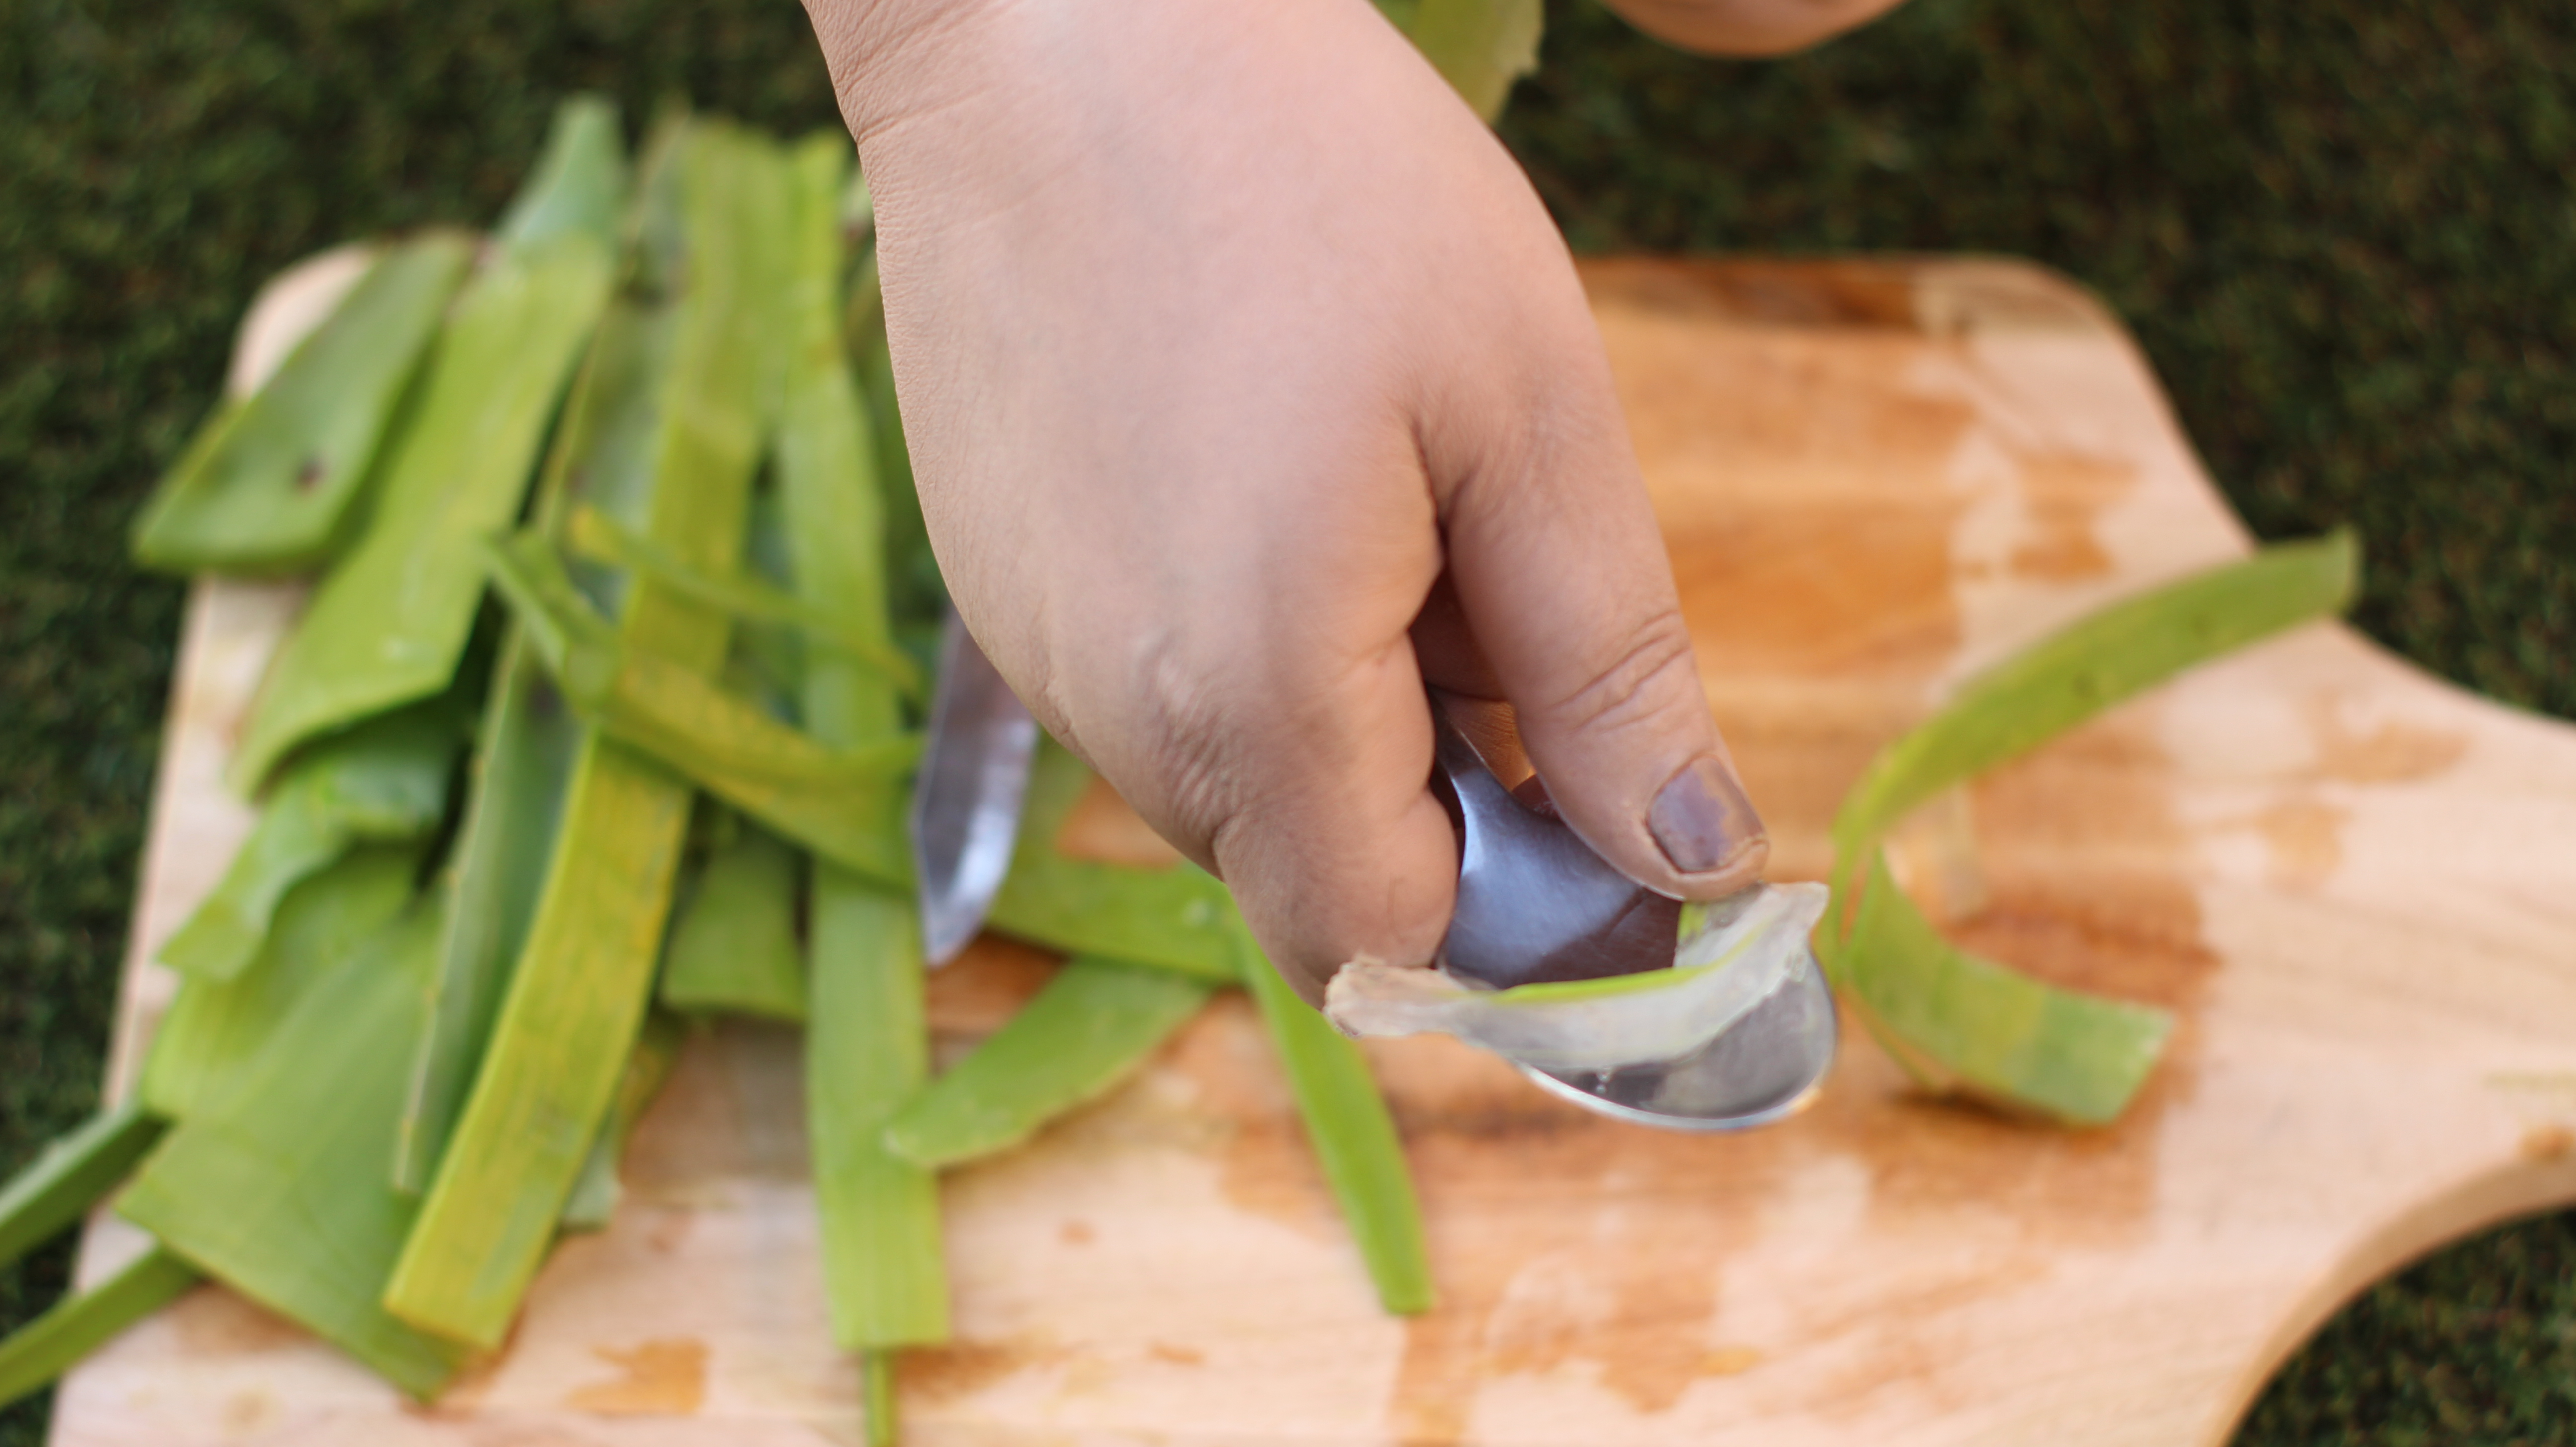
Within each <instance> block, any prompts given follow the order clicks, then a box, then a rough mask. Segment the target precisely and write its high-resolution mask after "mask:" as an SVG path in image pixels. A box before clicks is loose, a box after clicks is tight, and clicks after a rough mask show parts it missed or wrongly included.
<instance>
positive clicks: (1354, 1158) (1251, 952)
mask: <svg viewBox="0 0 2576 1447" xmlns="http://www.w3.org/2000/svg"><path fill="white" fill-rule="evenodd" d="M1234 933H1235V938H1236V940H1237V944H1238V948H1240V949H1241V950H1242V951H1243V956H1242V963H1241V965H1240V970H1241V973H1242V976H1243V980H1244V985H1245V988H1247V989H1249V990H1250V991H1251V992H1252V998H1253V999H1254V1000H1255V1001H1256V1002H1258V1003H1259V1004H1260V1006H1261V1018H1262V1021H1263V1023H1264V1024H1266V1025H1268V1026H1269V1027H1270V1039H1271V1041H1272V1043H1274V1044H1276V1045H1277V1046H1278V1047H1279V1063H1280V1064H1281V1066H1282V1067H1284V1068H1285V1069H1286V1070H1287V1072H1288V1088H1289V1092H1290V1093H1291V1094H1292V1095H1294V1096H1295V1097H1296V1100H1297V1112H1298V1114H1299V1115H1301V1116H1303V1117H1304V1118H1305V1121H1306V1137H1307V1139H1308V1140H1309V1141H1311V1142H1313V1144H1314V1147H1315V1155H1316V1158H1317V1159H1318V1160H1320V1161H1322V1162H1323V1166H1324V1180H1325V1181H1326V1182H1327V1183H1328V1184H1329V1185H1331V1186H1332V1188H1333V1198H1334V1199H1335V1200H1337V1201H1339V1202H1341V1206H1342V1219H1343V1220H1345V1221H1347V1222H1349V1223H1350V1228H1351V1239H1352V1241H1353V1242H1354V1243H1356V1244H1357V1245H1358V1247H1359V1252H1360V1259H1361V1260H1362V1261H1363V1262H1365V1263H1366V1264H1367V1266H1368V1273H1369V1279H1370V1280H1371V1281H1373V1282H1375V1283H1376V1285H1377V1299H1378V1303H1379V1305H1381V1306H1383V1307H1385V1308H1386V1310H1387V1311H1389V1312H1390V1313H1392V1314H1394V1315H1397V1316H1414V1315H1418V1314H1420V1313H1422V1312H1426V1311H1429V1310H1430V1309H1431V1307H1432V1301H1433V1296H1434V1293H1433V1290H1432V1286H1431V1258H1430V1252H1429V1248H1428V1247H1427V1246H1425V1245H1424V1243H1423V1237H1422V1207H1421V1205H1420V1203H1419V1202H1418V1201H1417V1200H1416V1199H1415V1197H1414V1194H1413V1173H1412V1171H1411V1169H1410V1168H1409V1167H1408V1166H1407V1165H1406V1164H1405V1159H1404V1143H1403V1142H1402V1141H1401V1140H1399V1139H1398V1138H1397V1136H1396V1133H1395V1119H1394V1117H1392V1116H1390V1115H1389V1114H1387V1109H1386V1100H1385V1098H1384V1097H1383V1096H1381V1095H1379V1094H1378V1090H1377V1081H1376V1079H1375V1078H1374V1077H1372V1076H1371V1075H1370V1074H1369V1068H1368V1061H1367V1060H1366V1059H1364V1058H1362V1057H1361V1055H1360V1052H1359V1047H1358V1046H1356V1045H1353V1044H1352V1043H1351V1042H1350V1041H1348V1040H1346V1039H1344V1038H1343V1037H1342V1035H1341V1032H1339V1031H1337V1030H1335V1029H1334V1028H1333V1027H1332V1026H1331V1025H1328V1024H1326V1023H1325V1022H1324V1017H1323V1016H1322V1015H1319V1014H1317V1013H1316V1012H1315V1011H1314V1009H1313V1008H1311V1007H1310V1006H1308V1005H1307V1004H1306V1002H1305V1001H1303V1000H1300V999H1298V998H1297V993H1296V991H1294V990H1291V989H1289V988H1288V982H1287V981H1285V980H1283V979H1281V978H1280V977H1279V972H1278V971H1277V970H1275V969H1273V968H1271V965H1270V961H1269V960H1268V958H1266V957H1265V956H1263V955H1262V953H1261V947H1260V946H1259V945H1257V944H1255V943H1253V940H1252V933H1251V931H1250V930H1247V929H1245V928H1243V926H1242V924H1241V922H1240V921H1239V920H1238V921H1237V922H1236V924H1235V926H1234Z"/></svg>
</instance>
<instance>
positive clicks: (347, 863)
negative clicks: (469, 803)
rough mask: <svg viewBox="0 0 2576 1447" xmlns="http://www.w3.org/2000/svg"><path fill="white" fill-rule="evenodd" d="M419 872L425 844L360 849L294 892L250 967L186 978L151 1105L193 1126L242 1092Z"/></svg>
mask: <svg viewBox="0 0 2576 1447" xmlns="http://www.w3.org/2000/svg"><path fill="white" fill-rule="evenodd" d="M420 865H421V847H420V846H419V845H418V844H370V845H361V846H359V847H358V848H356V849H353V850H351V851H349V853H347V854H346V855H344V856H342V857H341V858H340V860H339V861H338V862H337V863H335V864H333V865H331V866H330V867H329V868H327V869H324V870H323V871H322V872H320V873H318V874H316V875H314V876H313V877H312V878H310V879H307V880H305V881H304V882H303V883H301V884H298V885H296V886H295V888H294V889H293V890H292V891H291V892H289V893H288V895H287V896H286V898H285V900H284V901H283V902H282V903H280V904H279V906H278V909H277V916H276V919H275V921H274V922H273V923H272V924H271V925H270V926H269V931H268V937H267V938H266V939H264V940H262V941H261V942H260V947H259V954H258V957H257V958H256V959H254V960H252V961H251V964H250V967H249V968H248V969H246V970H244V971H242V972H241V974H240V975H238V976H236V977H235V978H233V979H229V980H205V979H186V980H182V981H181V982H180V984H179V994H178V998H176V999H175V1000H173V1001H171V1003H170V1008H169V1010H168V1012H167V1013H165V1014H163V1015H162V1017H161V1023H160V1024H159V1025H158V1026H157V1027H155V1028H154V1030H153V1032H152V1049H151V1053H150V1054H148V1055H146V1056H145V1057H144V1062H143V1076H142V1080H141V1081H140V1082H139V1083H138V1085H137V1086H136V1093H137V1094H138V1095H139V1096H140V1097H141V1099H142V1101H143V1104H144V1106H145V1107H146V1108H147V1109H149V1110H151V1111H153V1112H154V1113H156V1114H159V1115H165V1116H170V1117H173V1118H182V1119H184V1118H185V1117H187V1116H190V1115H193V1114H195V1113H196V1112H197V1111H198V1110H200V1109H201V1108H204V1107H206V1106H207V1105H209V1104H211V1103H213V1102H216V1101H219V1100H221V1099H222V1098H223V1096H224V1095H225V1094H226V1093H227V1092H229V1091H231V1090H232V1089H234V1088H235V1087H236V1086H237V1085H238V1084H239V1083H240V1081H241V1080H242V1079H243V1078H244V1077H245V1076H246V1075H247V1073H248V1072H249V1071H250V1070H251V1068H252V1067H253V1066H255V1065H256V1064H257V1063H258V1061H259V1058H260V1056H261V1054H262V1053H263V1052H265V1051H266V1050H267V1048H268V1043H269V1041H270V1040H271V1039H272V1038H273V1037H274V1036H275V1035H276V1033H277V1030H278V1027H279V1026H280V1025H282V1024H283V1023H284V1022H285V1021H286V1019H287V1018H288V1016H289V1015H291V1014H292V1013H293V1012H294V1009H295V1002H296V1001H298V1000H300V999H302V998H303V996H304V992H305V991H306V990H308V989H310V988H311V987H312V985H313V983H314V982H315V981H316V980H319V979H321V978H322V977H323V976H325V975H327V974H329V973H330V972H332V971H333V970H336V969H339V968H340V967H341V966H343V965H345V964H347V963H349V962H350V961H352V960H354V959H357V958H359V957H361V955H362V954H363V953H364V952H365V950H366V949H367V947H368V946H369V944H370V943H371V942H372V941H373V940H374V938H375V936H376V935H377V933H378V932H379V931H381V930H382V929H384V927H385V926H386V925H388V924H390V923H391V922H392V921H393V920H394V919H395V917H396V916H398V915H400V914H401V913H402V912H403V910H404V909H405V908H406V907H408V906H409V905H410V903H411V901H412V896H413V894H414V892H415V886H416V885H417V883H418V881H419V878H420Z"/></svg>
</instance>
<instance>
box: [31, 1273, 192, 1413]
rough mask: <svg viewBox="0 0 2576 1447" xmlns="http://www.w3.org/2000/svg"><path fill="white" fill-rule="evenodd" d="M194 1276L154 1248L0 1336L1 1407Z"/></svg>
mask: <svg viewBox="0 0 2576 1447" xmlns="http://www.w3.org/2000/svg"><path fill="white" fill-rule="evenodd" d="M199 1279H200V1278H199V1276H198V1274H197V1269H196V1268H195V1267H193V1266H191V1265H189V1264H188V1263H187V1262H186V1261H184V1260H182V1259H181V1258H179V1257H177V1256H174V1255H172V1254H171V1253H169V1252H167V1251H163V1250H160V1249H159V1248H157V1247H156V1248H153V1249H151V1250H147V1251H145V1252H144V1253H143V1254H142V1255H140V1256H137V1257H136V1258H134V1259H133V1260H132V1261H130V1262H127V1263H126V1264H125V1265H124V1266H122V1267H120V1268H118V1269H117V1271H116V1273H115V1274H114V1275H112V1276H110V1277H108V1278H107V1279H106V1280H105V1281H102V1282H100V1283H99V1284H97V1285H96V1286H93V1287H91V1288H90V1289H89V1290H87V1291H83V1292H80V1293H78V1294H76V1295H72V1296H67V1297H65V1298H63V1299H62V1300H61V1301H58V1302H56V1303H55V1304H54V1305H53V1307H52V1308H51V1309H49V1310H47V1311H46V1312H45V1314H44V1315H42V1316H40V1317H37V1318H36V1319H35V1320H34V1321H31V1322H29V1323H27V1324H26V1325H25V1326H22V1327H20V1328H18V1329H17V1330H16V1331H14V1332H12V1333H10V1334H9V1337H8V1339H7V1340H5V1341H0V1407H5V1406H8V1405H9V1404H10V1403H12V1402H15V1401H17V1400H19V1399H20V1398H22V1397H24V1396H26V1395H27V1394H28V1393H30V1392H34V1391H36V1390H38V1389H40V1388H42V1387H44V1386H46V1385H48V1384H49V1383H51V1382H52V1381H53V1380H54V1379H55V1378H57V1377H59V1376H61V1375H62V1374H63V1373H65V1372H67V1371H70V1370H71V1369H72V1368H73V1367H74V1366H76V1365H78V1364H79V1362H80V1360H81V1359H82V1358H83V1357H86V1356H88V1355H89V1354H90V1353H91V1352H94V1351H96V1350H98V1349H99V1348H100V1347H103V1346H105V1345H107V1344H108V1343H109V1342H111V1341H114V1340H115V1339H116V1338H117V1337H118V1336H120V1335H122V1334H123V1333H124V1331H125V1329H126V1328H127V1327H130V1326H132V1325H134V1324H135V1323H136V1322H138V1321H141V1320H142V1319H143V1318H145V1317H147V1316H150V1315H151V1314H152V1313H154V1312H156V1311H159V1310H160V1309H161V1308H163V1307H165V1306H168V1305H169V1304H170V1303H171V1302H174V1301H176V1300H178V1299H179V1298H180V1297H181V1296H182V1295H184V1294H186V1292H187V1290H188V1288H189V1287H191V1286H194V1285H196V1284H197V1282H198V1280H199Z"/></svg>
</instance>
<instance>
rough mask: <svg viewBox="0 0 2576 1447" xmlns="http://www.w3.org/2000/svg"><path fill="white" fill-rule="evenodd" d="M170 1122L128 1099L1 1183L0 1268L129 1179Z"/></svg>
mask: <svg viewBox="0 0 2576 1447" xmlns="http://www.w3.org/2000/svg"><path fill="white" fill-rule="evenodd" d="M167 1126H168V1122H166V1121H164V1120H162V1119H161V1118H159V1117H158V1116H155V1115H153V1114H152V1113H151V1112H149V1111H147V1110H145V1109H144V1108H143V1107H142V1106H141V1105H140V1104H139V1103H137V1102H135V1101H131V1100H129V1101H127V1102H125V1103H124V1104H122V1105H116V1106H111V1107H109V1108H108V1109H106V1110H103V1111H100V1112H99V1113H98V1114H96V1115H94V1116H91V1117H90V1118H89V1119H88V1120H86V1121H84V1122H82V1123H81V1124H80V1125H79V1126H78V1127H76V1128H75V1129H73V1130H72V1131H71V1132H70V1133H69V1134H67V1135H64V1136H61V1137H59V1138H57V1139H56V1140H54V1141H53V1142H51V1143H50V1144H48V1145H47V1146H46V1147H45V1148H44V1150H42V1151H41V1152H39V1153H38V1154H37V1156H36V1158H35V1159H34V1160H33V1161H30V1162H28V1164H27V1166H26V1167H25V1169H23V1170H21V1171H19V1172H18V1174H16V1175H14V1176H12V1177H10V1178H9V1183H8V1184H7V1185H6V1186H0V1267H5V1266H7V1265H9V1264H10V1263H11V1262H14V1261H16V1260H17V1259H18V1258H19V1257H21V1256H24V1255H26V1254H27V1253H28V1252H29V1251H31V1250H34V1249H35V1248H36V1247H37V1246H40V1245H42V1244H43V1243H45V1242H46V1241H48V1240H50V1239H52V1237H53V1236H54V1235H55V1233H57V1232H60V1231H63V1230H66V1229H68V1228H70V1227H71V1226H72V1225H74V1224H75V1223H77V1222H78V1221H79V1220H80V1218H81V1217H82V1215H83V1214H85V1213H86V1212H87V1211H88V1210H89V1208H90V1207H92V1206H94V1205H96V1204H98V1199H99V1197H101V1196H104V1195H106V1194H107V1193H108V1191H109V1189H110V1188H112V1187H113V1186H115V1185H116V1183H117V1182H119V1181H121V1180H124V1179H125V1174H126V1172H128V1171H130V1170H132V1169H133V1168H134V1163H135V1162H136V1161H139V1160H141V1159H143V1155H144V1152H146V1151H149V1150H150V1149H152V1146H153V1144H154V1143H155V1142H156V1141H158V1140H160V1139H161V1133H162V1131H163V1130H164V1129H166V1128H167Z"/></svg>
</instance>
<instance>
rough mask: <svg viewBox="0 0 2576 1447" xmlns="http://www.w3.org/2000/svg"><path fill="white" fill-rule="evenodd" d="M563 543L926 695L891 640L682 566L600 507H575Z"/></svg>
mask: <svg viewBox="0 0 2576 1447" xmlns="http://www.w3.org/2000/svg"><path fill="white" fill-rule="evenodd" d="M564 543H565V545H566V546H567V547H568V548H569V549H570V550H571V551H572V552H574V553H576V554H578V555H580V556H582V557H584V558H587V559H589V560H591V561H592V562H597V563H606V564H609V565H611V566H614V567H619V568H624V569H626V570H627V571H629V572H635V573H649V574H651V575H652V576H653V577H654V578H655V579H656V580H657V581H659V582H661V583H663V584H665V585H667V586H669V587H671V588H672V589H674V590H676V591H678V592H679V593H681V594H683V595H684V596H686V597H689V598H692V599H695V600H696V601H698V602H700V603H704V604H705V605H707V606H708V607H710V608H716V609H720V610H722V611H724V612H726V613H729V614H731V615H733V617H734V618H735V619H737V620H738V621H742V622H753V623H779V624H787V625H791V626H793V627H795V628H797V629H798V630H800V631H801V632H802V633H803V634H804V635H805V636H806V637H807V638H810V639H812V640H813V641H814V642H817V643H820V644H822V645H823V646H825V647H827V648H838V649H841V650H843V651H845V652H847V653H849V654H850V655H851V656H852V657H854V658H857V659H860V660H861V661H863V662H865V663H867V664H868V665H869V666H871V667H873V668H875V669H877V670H878V671H880V672H882V673H884V674H885V675H886V676H887V677H889V678H891V679H893V680H894V683H895V686H896V687H897V688H900V689H901V690H903V693H904V695H905V696H906V697H908V698H913V697H919V696H920V695H921V693H922V680H921V666H920V665H919V664H917V663H915V662H913V661H912V659H911V658H910V657H909V656H907V655H906V654H904V652H903V651H902V650H900V649H898V648H896V647H895V646H894V643H893V640H892V639H890V638H869V637H865V636H863V635H861V634H860V633H859V632H858V631H857V630H856V629H854V628H852V627H850V626H849V624H848V623H847V622H846V620H844V619H841V618H839V617H837V616H835V615H833V614H831V613H829V612H826V611H825V610H823V609H820V608H816V607H814V606H812V605H811V604H807V603H803V602H800V601H798V600H797V599H796V598H795V596H794V595H792V594H789V593H785V592H782V591H780V590H779V589H777V588H774V587H771V586H770V585H769V584H767V583H764V582H761V581H760V580H759V579H757V578H755V577H751V576H749V575H747V574H744V573H740V572H718V573H702V572H699V571H697V570H695V569H692V568H686V567H682V566H681V565H680V564H679V562H678V561H677V560H675V559H673V558H672V557H671V555H670V554H669V553H668V552H666V551H665V550H663V549H662V548H660V547H658V546H656V545H654V543H653V542H652V541H651V540H650V539H647V538H644V537H642V536H639V535H638V534H637V533H636V532H635V531H634V530H633V529H631V528H628V527H627V526H626V525H624V524H623V523H620V522H618V521H617V520H616V519H614V518H612V517H610V516H608V515H607V514H606V513H603V512H601V511H599V510H598V509H597V508H592V507H580V508H575V509H573V512H572V515H571V516H570V518H568V519H567V520H566V522H565V525H564Z"/></svg>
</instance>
